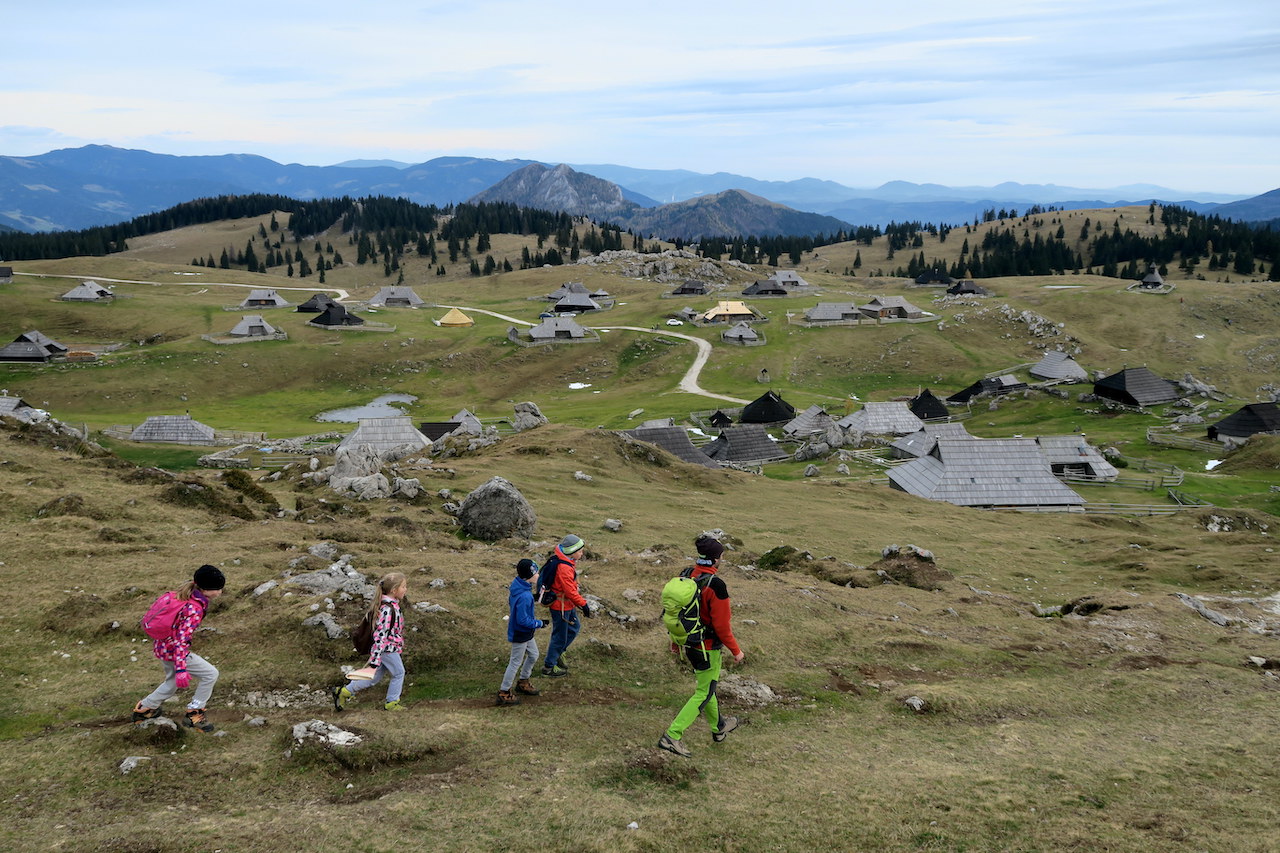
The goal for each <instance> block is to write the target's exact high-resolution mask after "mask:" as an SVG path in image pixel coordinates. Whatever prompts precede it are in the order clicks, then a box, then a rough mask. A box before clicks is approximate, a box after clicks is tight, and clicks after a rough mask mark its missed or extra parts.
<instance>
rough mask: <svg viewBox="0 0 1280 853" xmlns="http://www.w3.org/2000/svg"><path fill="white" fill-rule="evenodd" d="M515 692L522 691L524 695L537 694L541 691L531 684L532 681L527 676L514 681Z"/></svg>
mask: <svg viewBox="0 0 1280 853" xmlns="http://www.w3.org/2000/svg"><path fill="white" fill-rule="evenodd" d="M516 692H517V693H523V694H524V695H526V696H537V695H538V694H539V693H541V692H542V691H541V690H539V689H538V688H536V687H534V686H533V682H532V681H530V680H529V679H527V678H522V679H520V680H519V681H517V682H516Z"/></svg>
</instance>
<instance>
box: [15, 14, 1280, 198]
mask: <svg viewBox="0 0 1280 853" xmlns="http://www.w3.org/2000/svg"><path fill="white" fill-rule="evenodd" d="M8 6H9V8H7V9H6V10H5V12H4V20H5V27H4V30H5V32H6V35H7V37H6V39H5V68H4V74H3V79H2V80H0V155H11V156H25V155H32V154H39V153H43V152H45V151H49V150H52V149H55V148H67V147H76V146H80V145H85V144H89V143H100V144H107V145H115V146H119V147H124V148H142V149H146V150H149V151H155V152H159V153H165V154H226V153H250V154H260V155H262V156H264V157H270V158H271V159H273V160H277V161H279V162H283V163H305V164H314V165H327V164H331V163H337V162H341V161H344V160H349V159H383V158H386V159H394V160H400V161H404V162H415V163H416V162H422V161H424V160H429V159H431V158H433V157H439V156H443V155H458V154H463V155H473V156H479V157H494V158H499V159H506V158H515V157H518V158H527V159H535V160H542V161H546V162H553V163H554V162H567V163H617V164H621V165H625V166H633V167H637V168H653V169H676V168H681V169H689V170H692V171H696V172H715V171H726V172H735V173H739V174H744V175H749V176H751V177H755V178H761V179H765V180H791V179H795V178H801V177H818V178H825V179H829V180H834V181H839V182H840V183H843V184H847V185H849V186H854V187H867V186H876V185H879V184H881V183H884V182H885V181H889V180H907V181H914V182H918V183H925V182H933V183H942V184H948V185H952V186H961V185H976V184H995V183H999V182H1001V181H1018V182H1021V183H1055V184H1063V185H1070V186H1077V187H1113V186H1121V185H1127V184H1134V183H1147V184H1159V185H1162V186H1166V187H1172V188H1177V189H1184V190H1192V191H1201V192H1203V191H1218V192H1234V193H1245V194H1255V193H1261V192H1265V191H1267V190H1270V189H1274V188H1276V187H1280V9H1278V7H1277V6H1276V4H1275V2H1274V0H1218V2H1214V3H1207V2H1203V0H1197V2H1188V1H1187V0H1159V2H1140V1H1139V0H1111V2H1095V0H1024V2H1021V3H1017V4H1008V3H1005V2H988V0H970V2H967V3H957V2H954V0H949V2H935V0H912V2H909V3H885V2H876V3H869V2H863V1H862V0H843V2H815V1H814V0H786V2H768V3H766V2H757V1H756V0H734V1H733V2H721V0H704V2H696V0H695V2H667V0H657V2H648V3H644V4H629V3H618V4H608V5H605V4H583V3H567V2H559V0H544V2H541V3H530V2H527V0H521V1H520V2H508V1H507V0H470V2H466V3H460V2H457V0H449V2H432V0H426V2H400V0H387V2H383V3H380V4H376V5H373V6H368V7H361V6H359V5H357V4H351V3H349V2H344V3H335V2H329V0H317V2H310V3H306V4H299V3H289V2H276V3H246V2H241V0H225V1H224V2H221V3H218V4H213V5H209V4H186V3H173V2H171V0H170V2H164V3H160V2H152V0H126V2H125V3H123V4H118V5H109V4H103V3H101V2H92V3H90V2H81V0H51V2H50V3H47V4H40V5H39V6H37V4H30V3H28V4H23V5H22V7H21V8H14V6H15V4H8Z"/></svg>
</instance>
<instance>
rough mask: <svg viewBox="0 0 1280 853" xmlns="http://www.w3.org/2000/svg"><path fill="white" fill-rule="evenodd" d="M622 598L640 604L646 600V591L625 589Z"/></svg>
mask: <svg viewBox="0 0 1280 853" xmlns="http://www.w3.org/2000/svg"><path fill="white" fill-rule="evenodd" d="M622 597H623V598H625V599H626V600H627V601H635V602H640V601H643V600H644V590H641V589H624V590H623V591H622Z"/></svg>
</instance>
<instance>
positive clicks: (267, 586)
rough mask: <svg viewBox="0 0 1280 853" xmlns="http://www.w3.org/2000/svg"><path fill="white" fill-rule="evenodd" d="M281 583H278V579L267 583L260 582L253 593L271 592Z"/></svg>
mask: <svg viewBox="0 0 1280 853" xmlns="http://www.w3.org/2000/svg"><path fill="white" fill-rule="evenodd" d="M279 585H280V584H279V583H277V582H276V581H267V582H266V583H262V584H258V585H257V586H256V587H254V589H253V594H254V595H265V594H267V593H268V592H271V590H273V589H275V588H276V587H278V586H279Z"/></svg>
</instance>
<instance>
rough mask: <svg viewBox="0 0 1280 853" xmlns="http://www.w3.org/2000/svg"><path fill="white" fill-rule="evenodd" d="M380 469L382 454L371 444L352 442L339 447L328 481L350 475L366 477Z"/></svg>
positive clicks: (345, 477) (346, 477)
mask: <svg viewBox="0 0 1280 853" xmlns="http://www.w3.org/2000/svg"><path fill="white" fill-rule="evenodd" d="M381 470H382V455H381V454H379V453H378V450H377V448H375V447H374V446H373V445H371V444H352V445H349V446H347V447H339V448H338V452H337V453H335V454H334V458H333V472H332V473H330V474H329V482H330V483H332V482H334V481H335V480H344V479H348V478H351V477H368V476H370V475H372V474H377V473H378V472H379V471H381Z"/></svg>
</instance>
